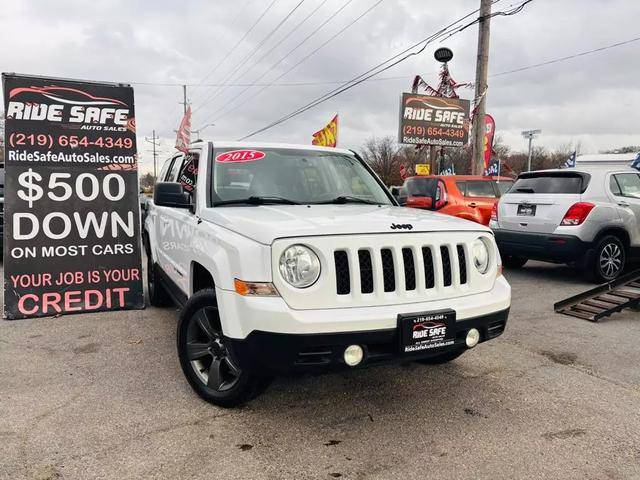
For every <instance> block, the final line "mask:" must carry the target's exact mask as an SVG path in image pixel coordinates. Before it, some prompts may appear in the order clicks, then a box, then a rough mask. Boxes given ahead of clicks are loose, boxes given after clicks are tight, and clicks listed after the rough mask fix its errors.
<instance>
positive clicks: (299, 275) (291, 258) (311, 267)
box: [278, 245, 320, 288]
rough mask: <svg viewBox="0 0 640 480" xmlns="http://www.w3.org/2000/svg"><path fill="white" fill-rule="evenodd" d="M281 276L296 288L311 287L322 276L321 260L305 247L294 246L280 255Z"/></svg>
mask: <svg viewBox="0 0 640 480" xmlns="http://www.w3.org/2000/svg"><path fill="white" fill-rule="evenodd" d="M278 266H279V269H280V275H282V278H284V280H285V281H286V282H287V283H288V284H289V285H291V286H294V287H296V288H306V287H310V286H311V285H313V284H314V283H316V280H318V277H319V276H320V259H319V258H318V255H316V254H315V252H314V251H313V250H311V249H310V248H308V247H305V246H304V245H292V246H290V247H289V248H287V249H286V250H285V251H284V252H282V255H280V262H279V265H278Z"/></svg>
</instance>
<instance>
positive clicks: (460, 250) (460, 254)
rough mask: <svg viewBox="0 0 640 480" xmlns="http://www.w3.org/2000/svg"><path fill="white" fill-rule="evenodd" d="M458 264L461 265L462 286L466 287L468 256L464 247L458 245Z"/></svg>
mask: <svg viewBox="0 0 640 480" xmlns="http://www.w3.org/2000/svg"><path fill="white" fill-rule="evenodd" d="M458 264H459V265H460V285H464V284H465V283H467V256H466V254H465V253H464V247H463V246H462V245H458Z"/></svg>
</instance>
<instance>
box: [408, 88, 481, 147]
mask: <svg viewBox="0 0 640 480" xmlns="http://www.w3.org/2000/svg"><path fill="white" fill-rule="evenodd" d="M469 105H470V102H469V100H462V99H459V98H445V97H435V96H430V95H420V94H417V93H403V94H402V98H401V102H400V128H399V142H400V143H408V144H413V145H436V146H442V147H462V146H464V145H465V144H466V143H467V142H468V140H469Z"/></svg>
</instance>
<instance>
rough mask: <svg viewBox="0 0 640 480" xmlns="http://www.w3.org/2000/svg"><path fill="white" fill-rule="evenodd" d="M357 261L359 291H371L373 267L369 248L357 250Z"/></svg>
mask: <svg viewBox="0 0 640 480" xmlns="http://www.w3.org/2000/svg"><path fill="white" fill-rule="evenodd" d="M358 263H359V264H360V291H361V292H362V293H373V267H372V265H371V253H370V252H369V250H358Z"/></svg>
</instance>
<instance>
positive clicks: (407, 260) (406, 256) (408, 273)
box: [402, 248, 416, 290]
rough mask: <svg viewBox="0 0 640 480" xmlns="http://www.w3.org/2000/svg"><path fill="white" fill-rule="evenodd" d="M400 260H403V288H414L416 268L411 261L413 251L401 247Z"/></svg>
mask: <svg viewBox="0 0 640 480" xmlns="http://www.w3.org/2000/svg"><path fill="white" fill-rule="evenodd" d="M402 260H403V262H404V288H405V290H415V289H416V269H415V264H414V262H413V252H412V251H411V249H410V248H403V249H402Z"/></svg>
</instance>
